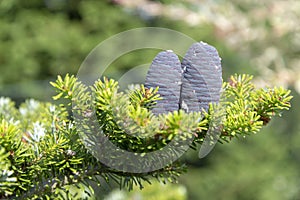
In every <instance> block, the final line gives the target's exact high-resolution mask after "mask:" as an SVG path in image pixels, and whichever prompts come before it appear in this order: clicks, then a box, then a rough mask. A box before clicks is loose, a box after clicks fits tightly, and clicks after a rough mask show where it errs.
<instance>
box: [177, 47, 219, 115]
mask: <svg viewBox="0 0 300 200" xmlns="http://www.w3.org/2000/svg"><path fill="white" fill-rule="evenodd" d="M182 69H183V78H182V88H181V97H180V105H181V108H182V109H184V110H185V111H186V112H193V111H196V112H197V111H202V109H204V110H205V111H207V110H208V108H209V103H211V102H212V103H217V102H219V100H220V93H221V89H222V67H221V58H220V57H219V54H218V52H217V50H216V49H215V48H214V47H213V46H210V45H208V44H206V43H204V42H198V43H194V44H193V45H192V46H191V47H190V48H189V49H188V51H187V53H186V54H185V56H184V58H183V60H182Z"/></svg>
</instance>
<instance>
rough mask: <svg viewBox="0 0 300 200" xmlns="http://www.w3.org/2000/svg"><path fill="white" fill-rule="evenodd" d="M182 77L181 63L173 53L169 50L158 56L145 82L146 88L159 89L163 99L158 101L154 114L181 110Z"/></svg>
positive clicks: (153, 110)
mask: <svg viewBox="0 0 300 200" xmlns="http://www.w3.org/2000/svg"><path fill="white" fill-rule="evenodd" d="M181 76H182V68H181V63H180V60H179V58H178V57H177V55H176V54H175V53H174V52H173V51H171V50H167V51H163V52H160V53H159V54H157V56H156V57H155V58H154V60H153V61H152V64H151V66H150V69H149V70H148V73H147V76H146V82H145V87H146V88H151V87H152V88H156V87H159V89H158V93H159V94H160V96H161V97H162V98H163V99H162V100H159V101H157V104H156V106H155V107H154V108H153V109H152V112H153V113H154V114H156V115H157V114H162V113H167V112H172V111H175V110H179V98H180V88H181V79H182V77H181Z"/></svg>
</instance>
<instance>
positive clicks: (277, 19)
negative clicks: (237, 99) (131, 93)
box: [0, 0, 300, 199]
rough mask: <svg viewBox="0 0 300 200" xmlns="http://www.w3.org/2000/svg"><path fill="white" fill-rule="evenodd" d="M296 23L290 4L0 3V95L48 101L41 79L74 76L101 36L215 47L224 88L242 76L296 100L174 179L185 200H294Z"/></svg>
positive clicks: (122, 66)
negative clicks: (138, 35) (137, 31)
mask: <svg viewBox="0 0 300 200" xmlns="http://www.w3.org/2000/svg"><path fill="white" fill-rule="evenodd" d="M299 15H300V2H299V1H293V0H285V1H282V0H281V1H271V0H260V1H258V0H252V1H250V0H232V1H224V0H201V1H199V0H186V1H181V0H175V1H170V0H152V1H150V0H138V1H133V0H111V1H93V0H85V1H83V0H44V1H38V0H32V1H18V0H1V1H0V27H1V28H0V43H1V45H0V95H1V96H3V95H5V96H10V97H12V98H13V99H15V100H18V101H21V100H23V99H24V98H28V97H34V98H38V99H43V100H49V101H50V96H51V94H49V91H48V90H47V87H48V85H49V84H48V82H49V80H53V79H54V77H56V75H57V74H62V75H63V74H66V73H67V72H69V73H73V74H76V72H77V70H78V68H79V66H80V64H81V63H82V61H83V60H84V58H85V57H86V56H87V54H88V53H89V52H90V51H91V50H92V49H93V48H94V47H95V46H96V45H97V44H99V43H100V42H101V41H103V40H105V39H107V38H108V37H110V36H112V35H114V34H116V33H119V32H121V31H126V30H128V29H131V28H137V27H144V26H158V27H166V28H171V29H174V30H177V31H180V32H182V33H184V34H187V35H189V36H191V37H192V38H194V39H195V40H198V41H200V40H203V41H206V42H208V43H210V44H212V45H214V46H216V48H217V49H218V51H219V53H220V56H221V57H222V59H223V60H222V64H223V72H224V79H225V80H226V79H227V77H228V75H230V74H232V73H250V74H254V75H256V83H257V85H259V86H264V85H274V84H276V85H282V86H285V87H289V88H290V89H292V90H293V92H294V93H293V96H295V98H294V99H293V100H292V109H291V111H290V112H288V113H286V114H285V117H284V118H280V119H276V120H274V121H273V122H272V123H271V124H270V125H269V126H268V127H267V128H265V129H264V130H263V131H262V133H260V134H258V135H257V136H256V137H251V138H247V140H244V139H240V140H237V141H235V142H234V143H232V144H231V145H217V147H216V148H215V150H214V151H213V153H211V154H210V155H209V156H208V157H206V158H204V159H201V160H199V159H197V155H196V154H197V152H196V151H195V152H194V154H195V155H193V153H191V154H190V155H188V156H187V157H185V158H184V159H186V160H187V161H188V162H189V163H190V168H191V169H192V170H190V171H189V173H188V174H186V175H185V176H184V177H183V178H182V180H181V183H182V184H183V185H185V186H186V187H187V195H188V199H298V198H299V196H300V173H299V167H300V155H299V150H300V136H299V130H300V126H299V123H298V121H299V120H300V117H299V115H300V110H299V108H298V107H297V103H298V102H299V94H298V93H300V27H299V24H300V16H299ZM156 52H157V51H155V50H142V51H138V52H133V53H130V54H128V55H124V56H122V57H121V58H119V59H118V60H117V61H116V62H114V63H113V66H111V67H109V69H108V70H107V73H106V74H107V76H109V77H114V78H118V77H120V76H121V75H122V74H123V73H124V72H126V71H127V70H129V69H130V68H131V67H133V66H137V65H139V64H141V63H147V62H150V61H151V60H152V59H153V57H154V56H155V54H156ZM163 190H164V188H163ZM99 192H101V191H99Z"/></svg>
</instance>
